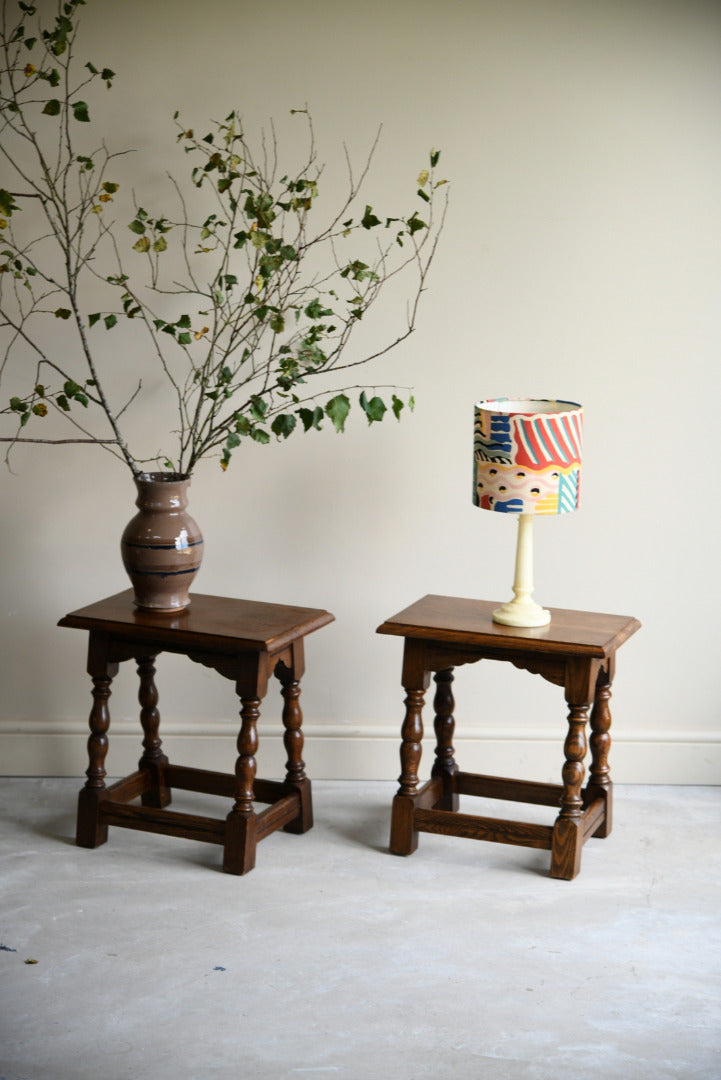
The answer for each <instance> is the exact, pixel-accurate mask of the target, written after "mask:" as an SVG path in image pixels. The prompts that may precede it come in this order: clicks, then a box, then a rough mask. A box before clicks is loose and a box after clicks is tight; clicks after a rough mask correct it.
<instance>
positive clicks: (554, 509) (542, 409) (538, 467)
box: [473, 398, 583, 514]
mask: <svg viewBox="0 0 721 1080" xmlns="http://www.w3.org/2000/svg"><path fill="white" fill-rule="evenodd" d="M582 438H583V408H582V406H580V405H578V404H576V402H573V401H544V400H541V401H535V400H511V399H506V398H495V399H491V400H488V401H479V402H477V404H476V406H475V425H474V438H473V502H474V503H475V505H476V506H480V507H481V508H482V509H483V510H496V511H498V512H500V513H505V514H566V513H569V512H570V511H572V510H575V509H576V507H577V506H578V501H579V495H580V475H581V447H582Z"/></svg>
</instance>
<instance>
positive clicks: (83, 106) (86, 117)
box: [72, 101, 90, 124]
mask: <svg viewBox="0 0 721 1080" xmlns="http://www.w3.org/2000/svg"><path fill="white" fill-rule="evenodd" d="M72 108H73V116H74V117H75V119H76V120H80V121H81V122H82V123H83V124H89V123H90V113H89V112H88V105H87V102H85V101H74V102H73V105H72Z"/></svg>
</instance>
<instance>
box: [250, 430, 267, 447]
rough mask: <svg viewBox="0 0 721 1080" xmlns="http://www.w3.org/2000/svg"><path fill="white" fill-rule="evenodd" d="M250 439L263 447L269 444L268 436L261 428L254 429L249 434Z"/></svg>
mask: <svg viewBox="0 0 721 1080" xmlns="http://www.w3.org/2000/svg"><path fill="white" fill-rule="evenodd" d="M250 437H251V439H255V441H256V442H259V443H263V444H264V445H265V444H266V443H269V442H270V435H269V434H268V432H267V431H264V430H263V428H259V427H254V428H253V430H252V431H251V433H250Z"/></svg>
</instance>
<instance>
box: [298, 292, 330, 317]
mask: <svg viewBox="0 0 721 1080" xmlns="http://www.w3.org/2000/svg"><path fill="white" fill-rule="evenodd" d="M305 314H306V315H307V316H308V318H309V319H322V318H323V316H324V315H332V314H333V312H332V311H331V309H330V308H326V307H323V305H322V304H321V302H320V300H319V299H318V297H316V298H315V299H314V300H311V302H310V303H309V304H308V305H307V306H306V308H305Z"/></svg>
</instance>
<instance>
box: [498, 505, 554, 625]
mask: <svg viewBox="0 0 721 1080" xmlns="http://www.w3.org/2000/svg"><path fill="white" fill-rule="evenodd" d="M532 596H533V514H519V515H518V541H517V544H516V570H515V576H514V580H513V600H509V601H508V603H507V604H503V605H502V606H501V607H499V608H496V610H495V611H494V612H493V621H494V622H496V623H501V624H502V625H503V626H547V625H548V623H550V621H551V613H550V611H546V609H545V608H542V607H541V605H540V604H537V603H536V602H535V600H533V599H532Z"/></svg>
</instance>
